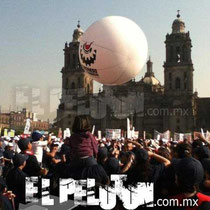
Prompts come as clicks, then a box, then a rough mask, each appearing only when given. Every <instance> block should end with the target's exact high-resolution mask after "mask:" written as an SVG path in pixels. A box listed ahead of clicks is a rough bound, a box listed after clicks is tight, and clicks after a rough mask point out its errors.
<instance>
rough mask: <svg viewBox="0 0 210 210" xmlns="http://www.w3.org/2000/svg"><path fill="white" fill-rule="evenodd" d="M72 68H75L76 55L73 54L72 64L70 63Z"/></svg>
mask: <svg viewBox="0 0 210 210" xmlns="http://www.w3.org/2000/svg"><path fill="white" fill-rule="evenodd" d="M72 65H73V68H76V55H75V54H73V62H72Z"/></svg>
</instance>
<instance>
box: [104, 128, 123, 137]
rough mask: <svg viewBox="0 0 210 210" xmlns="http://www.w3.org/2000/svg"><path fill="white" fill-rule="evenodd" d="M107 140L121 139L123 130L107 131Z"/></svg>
mask: <svg viewBox="0 0 210 210" xmlns="http://www.w3.org/2000/svg"><path fill="white" fill-rule="evenodd" d="M106 138H108V139H120V138H121V129H106Z"/></svg>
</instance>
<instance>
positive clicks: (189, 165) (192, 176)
mask: <svg viewBox="0 0 210 210" xmlns="http://www.w3.org/2000/svg"><path fill="white" fill-rule="evenodd" d="M175 170H176V174H177V176H178V180H179V182H180V183H181V184H182V185H185V186H187V187H188V186H189V187H190V186H193V185H195V184H199V183H200V182H201V181H202V180H203V176H204V170H203V167H202V165H201V163H200V161H198V160H196V159H195V158H192V157H186V158H183V159H181V160H180V161H179V162H178V163H177V164H176V165H175Z"/></svg>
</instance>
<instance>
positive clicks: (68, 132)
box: [63, 128, 71, 139]
mask: <svg viewBox="0 0 210 210" xmlns="http://www.w3.org/2000/svg"><path fill="white" fill-rule="evenodd" d="M70 136H71V131H70V129H69V128H66V130H64V134H63V138H64V139H66V138H67V137H70Z"/></svg>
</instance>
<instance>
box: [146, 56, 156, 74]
mask: <svg viewBox="0 0 210 210" xmlns="http://www.w3.org/2000/svg"><path fill="white" fill-rule="evenodd" d="M152 65H153V62H152V61H151V57H150V56H149V60H148V61H147V72H146V76H147V77H151V76H154V73H153V71H152Z"/></svg>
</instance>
